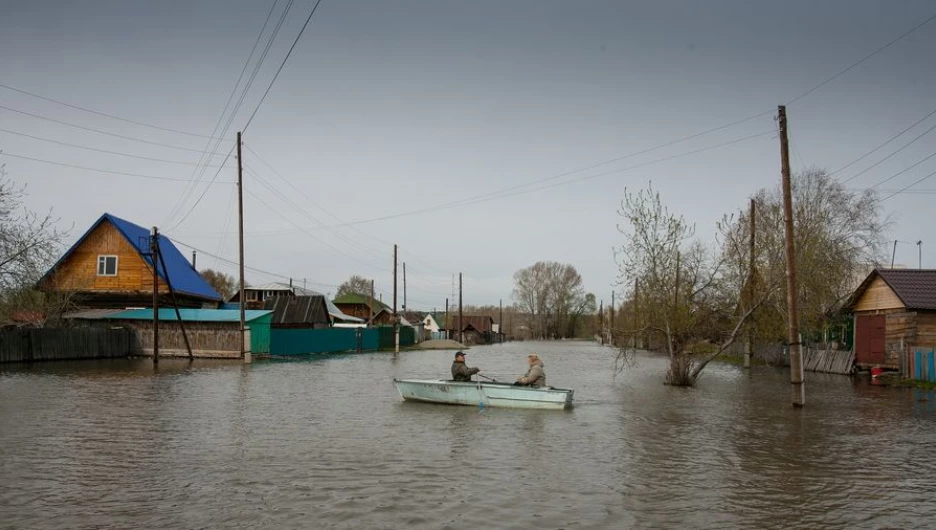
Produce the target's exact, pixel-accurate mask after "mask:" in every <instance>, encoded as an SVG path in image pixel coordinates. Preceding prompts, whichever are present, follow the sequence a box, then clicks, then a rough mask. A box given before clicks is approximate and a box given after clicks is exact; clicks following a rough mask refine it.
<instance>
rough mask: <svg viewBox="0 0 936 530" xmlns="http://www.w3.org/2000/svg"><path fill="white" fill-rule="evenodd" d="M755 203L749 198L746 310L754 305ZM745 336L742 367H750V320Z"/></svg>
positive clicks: (751, 346) (751, 353) (752, 342)
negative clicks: (749, 228) (749, 225)
mask: <svg viewBox="0 0 936 530" xmlns="http://www.w3.org/2000/svg"><path fill="white" fill-rule="evenodd" d="M755 204H756V203H755V201H754V199H751V214H750V216H751V234H750V248H749V249H748V281H747V284H748V285H747V289H745V291H746V292H745V294H746V295H747V309H748V310H750V309H751V308H752V307H754V278H755V274H754V263H755V261H754V257H755V255H754V253H755V250H754V243H755V234H757V230H756V228H757V222H756V221H755V219H756V213H757V210H756V209H755V206H754V205H755ZM753 317H754V314H753V313H751V315H750V316H748V319H751V318H753ZM747 336H748V338H747V348H745V351H744V367H745V368H750V367H751V357H752V356H753V355H754V326H753V324H752V323H750V322H749V323H748V333H747Z"/></svg>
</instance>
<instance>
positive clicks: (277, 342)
mask: <svg viewBox="0 0 936 530" xmlns="http://www.w3.org/2000/svg"><path fill="white" fill-rule="evenodd" d="M378 346H379V341H378V332H377V328H326V329H292V328H273V329H272V330H270V355H302V354H305V353H332V352H346V351H365V350H376V349H378Z"/></svg>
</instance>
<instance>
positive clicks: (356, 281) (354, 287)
mask: <svg viewBox="0 0 936 530" xmlns="http://www.w3.org/2000/svg"><path fill="white" fill-rule="evenodd" d="M370 292H371V281H370V280H368V279H367V278H365V277H363V276H358V275H357V274H353V275H352V276H351V277H350V278H349V279H348V280H347V281H345V282H344V283H342V284H341V285H339V286H338V292H337V293H335V298H340V297H341V296H344V295H346V294H349V293H357V294H363V295H366V296H370Z"/></svg>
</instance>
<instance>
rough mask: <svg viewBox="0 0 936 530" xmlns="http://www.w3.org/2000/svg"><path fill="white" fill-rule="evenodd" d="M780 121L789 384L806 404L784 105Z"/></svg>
mask: <svg viewBox="0 0 936 530" xmlns="http://www.w3.org/2000/svg"><path fill="white" fill-rule="evenodd" d="M777 111H778V112H777V114H778V121H779V122H780V173H781V178H782V184H783V217H784V223H783V225H784V233H785V237H786V268H787V320H788V321H789V322H787V328H788V329H787V340H788V341H789V343H790V384H791V385H792V388H793V406H794V407H802V406H805V405H806V389H805V384H804V383H803V379H804V378H803V358H802V351H801V346H802V344H801V341H800V336H799V324H798V316H797V314H796V292H797V291H796V248H795V244H794V235H793V192H792V185H791V183H790V148H789V145H788V143H787V119H786V107H785V106H783V105H780V106H779V107H778V109H777Z"/></svg>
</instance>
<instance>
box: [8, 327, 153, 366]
mask: <svg viewBox="0 0 936 530" xmlns="http://www.w3.org/2000/svg"><path fill="white" fill-rule="evenodd" d="M134 346H135V337H134V334H133V333H132V332H131V331H130V330H127V329H95V328H68V329H45V328H40V329H14V330H3V331H0V363H9V362H33V361H65V360H74V359H112V358H118V357H127V356H129V355H130V354H131V352H132V351H133V349H134Z"/></svg>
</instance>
